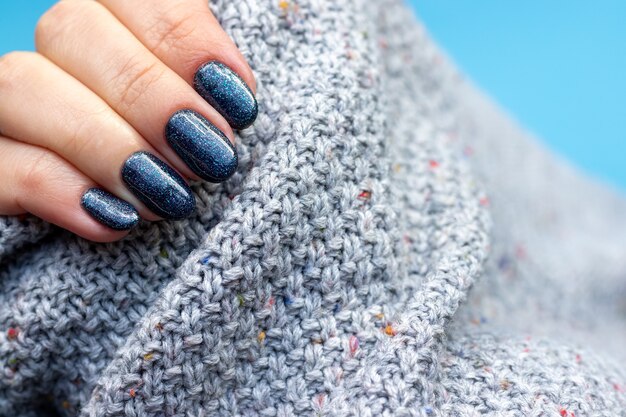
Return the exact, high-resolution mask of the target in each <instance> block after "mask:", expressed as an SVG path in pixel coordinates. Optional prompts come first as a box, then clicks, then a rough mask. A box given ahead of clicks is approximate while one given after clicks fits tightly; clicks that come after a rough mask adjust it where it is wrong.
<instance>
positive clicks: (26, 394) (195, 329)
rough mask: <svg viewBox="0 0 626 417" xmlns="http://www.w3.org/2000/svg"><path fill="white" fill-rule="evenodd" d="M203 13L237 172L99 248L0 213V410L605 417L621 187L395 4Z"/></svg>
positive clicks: (617, 396)
mask: <svg viewBox="0 0 626 417" xmlns="http://www.w3.org/2000/svg"><path fill="white" fill-rule="evenodd" d="M212 7H213V8H214V11H215V14H216V16H217V17H218V18H219V19H220V21H221V23H222V25H223V27H224V28H225V29H226V31H227V32H228V33H229V34H230V35H231V36H232V37H233V38H234V39H235V41H236V42H237V44H238V45H239V47H240V48H241V50H242V51H243V53H244V55H245V56H246V58H247V59H248V60H249V62H250V63H251V66H252V67H253V69H254V71H255V73H256V75H257V78H258V81H259V93H258V98H259V106H260V114H259V117H258V119H257V121H256V123H255V124H254V126H253V127H251V128H250V129H247V130H245V131H243V132H241V133H240V134H239V137H238V140H237V150H238V153H239V161H240V162H239V168H238V171H237V172H236V174H235V175H234V176H233V177H232V178H230V179H229V180H228V181H226V182H225V183H222V184H217V185H216V184H209V183H205V182H198V183H196V184H194V191H195V193H196V196H197V201H198V208H197V210H196V212H195V214H194V215H193V216H192V217H191V218H189V219H187V220H183V221H171V222H166V221H163V222H158V223H147V222H146V223H144V224H142V225H141V226H140V227H139V228H138V229H137V230H135V231H133V232H132V233H131V234H130V235H129V236H128V237H127V238H125V239H124V240H122V241H121V242H117V243H113V244H95V243H90V242H88V241H85V240H82V239H80V238H77V237H76V236H74V235H72V234H70V233H68V232H65V231H63V230H59V229H58V228H56V227H52V226H50V225H49V224H46V223H44V222H41V221H39V220H37V219H35V218H31V217H23V218H16V217H5V218H0V326H1V329H0V416H6V417H14V416H15V417H27V416H28V417H31V416H32V417H34V416H55V415H61V416H75V415H80V416H93V417H104V416H128V417H131V416H133V417H135V416H137V417H144V416H180V417H183V416H184V417H199V416H214V415H215V416H223V415H224V416H225V415H246V416H255V415H262V416H311V415H320V416H322V415H324V416H325V415H327V416H380V415H385V416H403V415H416V416H470V415H478V414H491V415H498V416H509V415H511V416H518V415H519V416H525V415H537V416H539V415H541V416H571V417H573V416H596V415H598V416H605V415H606V416H616V415H626V411H625V410H626V376H625V373H624V363H626V362H625V361H626V353H625V351H624V346H626V307H625V305H626V304H625V300H626V256H624V255H626V202H625V200H624V199H622V198H621V197H620V196H618V195H617V194H616V193H614V192H613V191H610V190H607V189H606V188H604V187H603V186H601V185H599V184H596V183H595V182H593V181H591V180H588V179H585V178H583V177H582V176H581V175H580V174H578V173H577V172H576V171H575V170H573V169H572V168H571V167H569V166H567V164H565V163H564V162H563V161H560V160H558V159H557V158H555V157H554V156H552V155H550V154H549V153H548V152H546V151H545V150H544V149H543V148H542V146H541V145H539V144H538V143H536V142H535V140H534V139H533V138H532V137H531V136H529V135H528V134H527V133H526V132H524V131H523V130H522V129H520V128H519V127H518V126H517V125H516V124H515V123H514V122H512V121H511V120H510V119H509V118H508V116H506V115H504V114H503V113H502V112H501V111H500V110H498V108H497V107H496V106H494V105H493V104H492V103H491V102H490V101H489V100H488V99H487V98H485V97H484V96H483V95H482V94H481V93H480V92H479V91H478V90H477V89H475V88H474V87H473V86H472V85H471V83H469V82H468V81H467V80H465V79H464V78H463V77H462V76H461V75H459V73H458V72H457V70H456V69H455V68H454V66H453V64H451V63H450V62H449V60H448V59H447V58H446V57H444V56H443V55H442V54H441V52H440V51H439V50H438V48H437V47H436V46H435V45H434V44H433V43H432V42H431V41H430V40H429V39H428V36H427V35H426V34H425V32H424V29H423V28H422V26H420V25H419V24H418V23H416V22H415V21H414V18H413V17H412V15H411V13H410V12H409V11H408V10H407V9H406V8H405V6H404V5H403V4H401V2H400V1H398V0H378V1H371V0H351V1H337V0H295V1H294V0H290V1H285V2H279V1H277V0H217V1H214V2H213V3H212ZM620 365H621V366H620Z"/></svg>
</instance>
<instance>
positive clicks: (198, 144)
mask: <svg viewBox="0 0 626 417" xmlns="http://www.w3.org/2000/svg"><path fill="white" fill-rule="evenodd" d="M165 137H166V138H167V142H168V143H169V144H170V146H171V147H172V148H173V149H174V150H175V151H176V153H177V154H178V155H179V156H180V157H181V158H182V159H183V161H185V163H186V164H187V165H188V166H189V168H191V170H192V171H193V172H195V173H196V174H197V175H199V176H200V177H202V178H204V179H205V180H207V181H211V182H222V181H224V180H225V179H227V178H229V177H230V176H231V175H233V173H234V172H235V169H237V151H236V150H235V147H234V146H233V145H232V143H231V142H230V140H229V139H228V138H227V137H226V136H225V135H224V134H223V133H222V132H221V131H220V130H219V129H218V128H217V127H215V126H214V125H213V124H212V123H211V122H209V121H208V120H207V119H205V118H204V117H203V116H202V115H201V114H199V113H197V112H195V111H193V110H180V111H177V112H176V113H174V115H173V116H172V117H171V118H170V120H169V121H168V122H167V125H166V126H165Z"/></svg>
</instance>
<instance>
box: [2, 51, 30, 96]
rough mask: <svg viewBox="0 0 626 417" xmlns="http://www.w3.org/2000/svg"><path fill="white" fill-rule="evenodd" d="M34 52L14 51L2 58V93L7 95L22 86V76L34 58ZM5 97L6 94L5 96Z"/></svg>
mask: <svg viewBox="0 0 626 417" xmlns="http://www.w3.org/2000/svg"><path fill="white" fill-rule="evenodd" d="M34 55H35V54H34V53H32V52H22V51H14V52H9V53H8V54H5V55H3V56H1V57H0V91H2V92H3V93H5V94H6V93H7V92H8V91H10V90H11V89H13V88H17V87H19V85H20V84H21V81H20V75H21V74H23V73H24V72H25V71H24V70H23V69H24V68H25V67H26V66H27V65H29V63H30V62H31V60H32V59H33V57H34ZM3 95H4V94H3Z"/></svg>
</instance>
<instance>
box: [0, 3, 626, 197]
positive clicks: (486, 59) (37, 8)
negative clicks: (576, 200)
mask: <svg viewBox="0 0 626 417" xmlns="http://www.w3.org/2000/svg"><path fill="white" fill-rule="evenodd" d="M408 1H409V2H410V3H411V5H412V6H413V7H414V8H415V9H416V10H417V13H418V15H419V16H420V18H421V19H422V20H423V22H424V23H425V24H426V26H427V28H428V30H429V31H430V33H431V34H432V36H433V37H434V38H435V39H436V40H437V41H438V42H439V43H440V44H441V45H442V46H443V47H444V49H446V50H447V51H448V53H449V55H450V56H452V58H453V59H454V60H455V61H456V62H457V64H458V65H459V66H460V67H461V68H462V69H463V71H464V72H465V73H466V74H467V75H469V77H470V78H472V79H473V80H474V81H475V82H476V83H477V84H478V85H480V86H481V87H483V88H484V89H485V90H486V91H487V92H488V93H489V94H490V95H491V96H493V97H494V98H495V99H496V100H497V101H498V102H499V103H501V104H502V105H503V106H504V107H505V108H507V109H508V110H509V111H510V113H512V114H513V115H514V117H516V118H517V119H518V120H519V121H520V122H521V123H523V124H524V125H525V126H526V127H527V128H528V129H529V130H531V131H533V132H535V133H536V134H537V135H539V136H540V137H541V138H542V139H543V140H544V141H545V142H546V143H547V144H548V146H550V147H551V148H553V149H555V150H558V151H559V152H560V153H562V154H564V155H566V156H567V157H568V158H569V159H570V160H572V161H574V162H575V163H576V164H577V165H579V166H580V167H582V168H583V169H585V170H587V171H588V172H592V173H594V174H595V175H596V176H599V177H601V178H603V179H605V180H608V181H609V182H611V183H613V184H616V185H618V186H620V187H622V189H624V190H626V103H625V97H626V1H624V0H598V1H589V0H587V1H583V0H551V1H545V0H526V1H524V2H513V1H502V0H480V1H478V0H473V1H463V0H408ZM53 3H54V1H51V0H29V1H27V2H26V1H23V2H13V1H12V2H8V1H5V2H3V4H2V5H1V6H0V54H4V53H6V52H8V51H11V50H14V49H33V28H34V26H35V23H36V21H37V18H38V16H39V15H41V14H42V13H43V12H44V11H45V10H46V9H47V8H48V7H49V6H50V5H51V4H53Z"/></svg>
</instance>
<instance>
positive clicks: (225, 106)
mask: <svg viewBox="0 0 626 417" xmlns="http://www.w3.org/2000/svg"><path fill="white" fill-rule="evenodd" d="M194 88H195V89H196V91H197V92H198V94H200V95H201V96H202V97H203V98H204V99H205V100H206V101H208V102H209V104H210V105H211V106H213V107H214V108H215V110H217V111H218V112H219V113H220V114H221V115H222V116H224V118H225V119H226V120H227V121H228V123H229V124H230V126H231V127H232V128H233V129H245V128H246V127H248V126H250V125H251V124H252V123H253V122H254V120H255V119H256V116H257V112H258V105H257V102H256V98H255V97H254V94H253V93H252V90H250V88H249V87H248V85H247V84H246V83H245V81H244V80H242V79H241V77H239V75H237V74H236V73H235V72H234V71H233V70H231V69H230V68H228V67H227V66H226V65H224V64H222V63H220V62H217V61H211V62H208V63H206V64H204V65H203V66H201V67H200V69H198V71H197V72H196V75H195V77H194Z"/></svg>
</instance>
